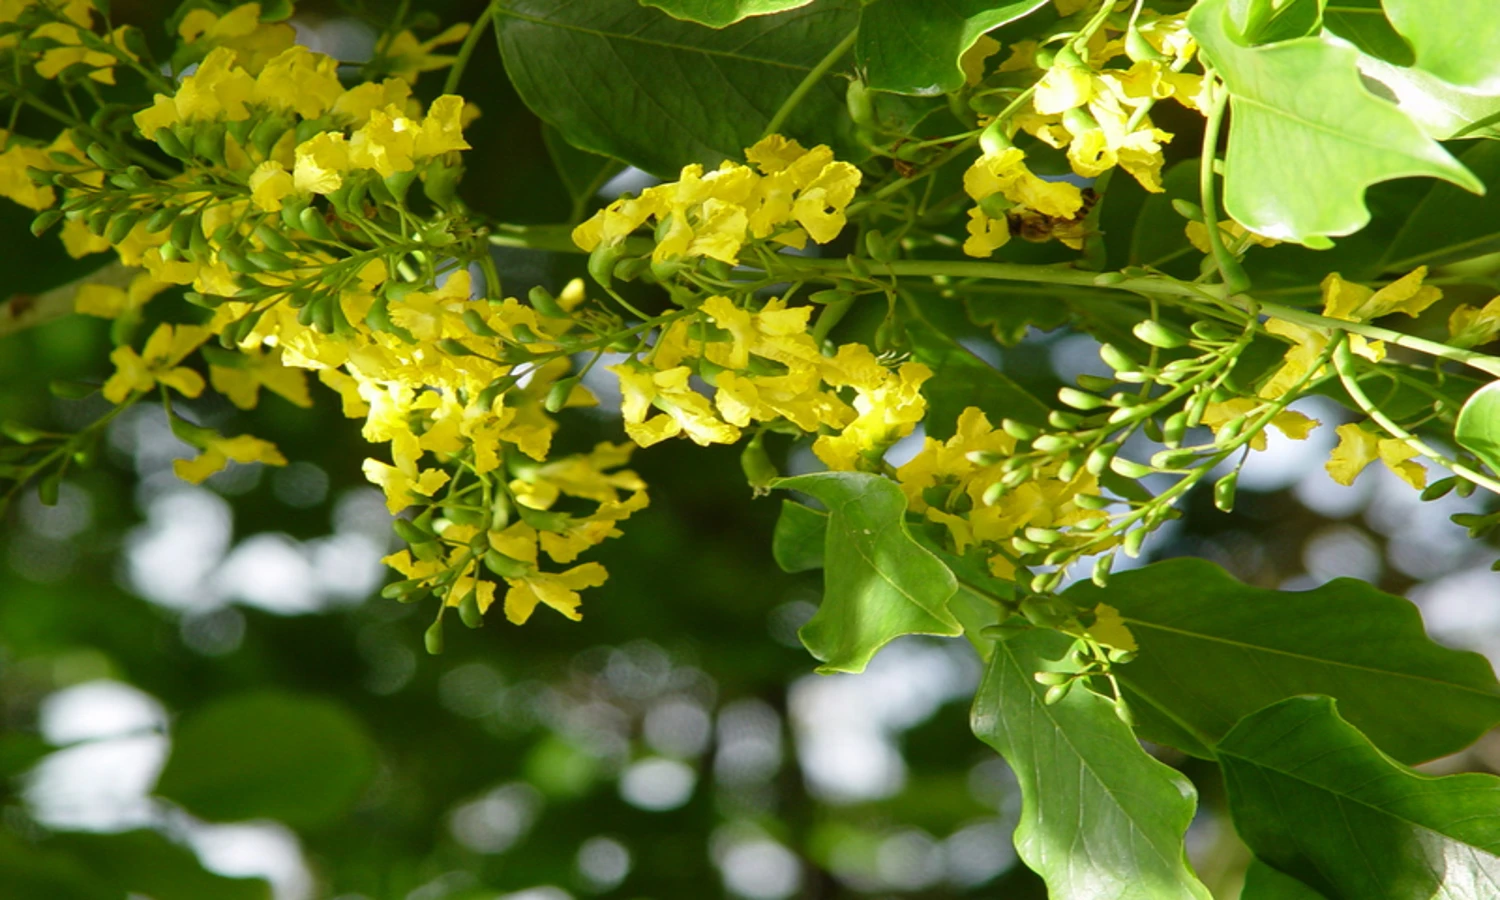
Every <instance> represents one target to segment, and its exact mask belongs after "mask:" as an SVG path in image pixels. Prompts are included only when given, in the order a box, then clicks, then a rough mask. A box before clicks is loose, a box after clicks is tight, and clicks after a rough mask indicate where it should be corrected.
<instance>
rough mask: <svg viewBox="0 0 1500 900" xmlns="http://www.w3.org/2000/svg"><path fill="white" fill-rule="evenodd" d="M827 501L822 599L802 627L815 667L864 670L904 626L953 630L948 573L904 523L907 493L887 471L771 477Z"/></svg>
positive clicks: (907, 630)
mask: <svg viewBox="0 0 1500 900" xmlns="http://www.w3.org/2000/svg"><path fill="white" fill-rule="evenodd" d="M774 486H775V487H777V488H782V489H785V490H792V491H801V492H802V493H804V494H809V495H811V496H813V497H816V498H817V499H818V500H819V501H821V502H822V503H823V505H824V506H826V507H828V536H827V540H826V543H825V544H824V551H823V565H824V570H823V571H824V576H823V584H824V589H823V602H822V604H821V605H820V606H819V607H818V612H817V614H815V615H814V616H813V617H812V619H811V620H809V621H808V623H807V624H806V625H804V626H802V630H801V632H800V635H801V637H802V643H803V644H805V645H806V646H807V649H808V652H810V653H812V655H813V656H815V657H817V658H818V659H820V660H822V662H823V665H822V666H820V667H819V668H818V671H819V672H824V673H828V672H863V671H864V668H865V666H866V665H868V664H869V662H870V659H871V658H872V657H873V656H874V655H875V651H877V650H879V649H880V648H881V647H884V646H885V645H886V644H888V643H890V642H891V641H892V640H894V639H895V638H898V637H900V636H901V635H903V634H936V635H942V636H945V637H954V636H956V635H958V634H960V633H962V631H963V628H962V626H960V625H959V622H958V620H957V619H956V618H954V616H953V614H952V613H951V612H949V611H948V600H949V599H950V598H951V597H952V596H953V594H954V592H955V591H956V590H957V589H958V584H957V582H956V581H955V580H954V578H953V573H952V572H950V571H948V567H947V566H945V565H943V564H942V562H941V561H940V560H938V558H937V557H936V556H933V555H932V554H931V553H930V552H928V551H927V550H926V549H924V548H923V547H922V546H921V545H919V544H918V543H917V542H916V541H914V540H912V537H911V535H910V534H908V533H907V531H906V523H905V521H904V518H905V516H906V495H905V494H903V493H901V488H900V487H898V486H897V485H896V483H895V482H893V481H891V480H890V479H888V478H882V477H880V476H878V475H869V474H866V473H863V472H820V473H818V474H815V475H800V476H798V477H796V478H783V479H781V480H779V481H777V482H776V483H775V485H774Z"/></svg>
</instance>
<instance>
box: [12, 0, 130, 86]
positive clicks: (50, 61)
mask: <svg viewBox="0 0 1500 900" xmlns="http://www.w3.org/2000/svg"><path fill="white" fill-rule="evenodd" d="M94 16H95V9H94V4H93V3H92V2H91V0H64V2H56V3H44V2H41V0H0V25H10V24H14V25H16V26H20V30H17V31H12V32H11V33H9V34H5V35H0V51H5V50H11V49H14V48H16V47H18V46H19V45H20V44H21V38H22V36H23V35H24V36H26V37H28V38H29V40H28V42H27V43H28V45H32V46H41V47H44V48H45V49H42V50H41V51H40V52H39V53H38V54H37V55H36V57H35V58H34V59H33V60H32V61H31V67H32V69H33V70H34V71H35V72H36V73H37V74H38V75H40V76H42V77H43V78H47V79H52V78H57V77H58V76H59V75H62V74H63V73H64V72H66V71H69V70H72V69H74V67H75V66H76V67H77V71H78V72H79V73H80V77H85V76H86V77H88V78H90V79H92V80H93V81H96V82H98V83H100V84H111V85H112V84H114V83H115V71H114V70H115V67H116V66H117V65H119V64H120V63H122V62H134V61H135V60H136V55H135V54H134V53H132V52H131V51H130V49H129V48H128V47H127V46H126V40H125V34H126V28H125V27H124V26H122V27H120V28H116V29H115V30H114V31H112V32H110V33H109V34H103V35H101V34H98V33H96V32H95V31H94Z"/></svg>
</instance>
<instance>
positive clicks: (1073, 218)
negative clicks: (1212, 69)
mask: <svg viewBox="0 0 1500 900" xmlns="http://www.w3.org/2000/svg"><path fill="white" fill-rule="evenodd" d="M991 43H993V42H991ZM995 49H998V45H997V46H996V48H995ZM1195 51H1196V45H1195V44H1194V42H1193V40H1192V37H1191V36H1190V35H1189V34H1188V31H1187V26H1186V19H1185V16H1181V15H1178V16H1159V17H1143V21H1140V22H1135V21H1132V22H1130V23H1129V24H1122V25H1121V26H1120V27H1119V28H1117V29H1111V28H1110V27H1108V25H1107V24H1106V27H1103V28H1100V29H1099V30H1097V31H1095V32H1093V33H1092V34H1091V35H1090V36H1089V38H1088V40H1087V41H1086V42H1085V44H1084V45H1083V46H1082V47H1079V48H1075V47H1073V46H1072V45H1071V44H1068V45H1064V46H1063V47H1062V48H1061V49H1056V50H1054V49H1053V48H1051V47H1044V46H1039V45H1038V44H1037V43H1036V42H1035V41H1022V42H1020V43H1017V44H1016V45H1014V46H1013V47H1012V48H1011V53H1010V55H1009V57H1008V58H1007V59H1006V60H1005V61H1003V62H1002V63H1001V64H1000V65H999V67H998V69H997V74H1003V73H1012V72H1020V73H1039V75H1038V77H1037V79H1036V81H1035V87H1034V91H1033V93H1032V97H1031V109H1029V110H1021V111H1018V112H1016V113H1014V114H1013V115H1010V116H1007V117H1006V118H1003V119H996V120H995V121H993V122H992V123H991V124H990V126H989V127H988V128H987V129H986V130H985V133H984V135H983V137H982V139H981V149H982V151H983V152H982V154H981V155H980V157H979V158H978V159H977V160H975V162H974V163H973V165H972V166H971V167H970V169H969V171H968V173H967V175H966V176H965V178H964V189H965V190H966V191H967V193H968V194H969V196H970V197H971V198H972V199H973V200H975V201H976V202H977V203H978V204H979V205H978V206H976V207H974V208H973V209H971V210H970V211H969V224H968V232H969V237H968V240H967V241H966V242H965V244H964V252H965V253H967V254H968V255H970V256H978V257H986V256H989V255H991V254H992V253H994V252H995V251H996V250H998V249H999V248H1000V247H1002V246H1004V245H1005V243H1006V242H1007V241H1009V239H1010V237H1011V234H1012V231H1013V230H1019V231H1020V233H1022V234H1023V235H1028V236H1029V235H1030V234H1033V233H1034V234H1039V235H1042V236H1043V239H1047V238H1056V239H1058V240H1060V241H1062V242H1063V243H1065V244H1067V245H1068V246H1070V247H1073V248H1074V249H1078V248H1079V247H1081V246H1082V241H1083V238H1084V237H1085V235H1086V231H1085V229H1084V224H1083V222H1082V220H1081V219H1082V214H1083V213H1084V212H1086V208H1085V207H1086V201H1085V195H1084V193H1083V191H1082V189H1080V188H1079V187H1078V186H1077V185H1075V184H1071V183H1069V182H1067V181H1058V180H1048V179H1044V178H1041V177H1040V176H1037V175H1036V174H1034V173H1033V172H1032V171H1031V170H1030V168H1028V167H1027V165H1026V162H1025V153H1023V152H1022V151H1021V150H1019V149H1018V148H1016V147H1015V146H1013V145H1012V143H1011V140H1012V139H1013V138H1014V137H1015V136H1016V134H1017V133H1018V132H1020V131H1024V132H1026V133H1027V134H1029V135H1031V136H1032V137H1034V138H1036V139H1037V140H1039V141H1041V142H1042V143H1044V144H1046V145H1047V146H1049V147H1053V148H1056V149H1064V148H1065V149H1066V153H1067V160H1068V164H1069V165H1070V167H1071V168H1072V170H1073V172H1074V173H1075V174H1076V175H1078V176H1079V177H1081V178H1090V179H1091V178H1097V177H1099V176H1101V175H1103V174H1104V173H1106V172H1108V171H1109V170H1111V169H1114V168H1116V167H1118V168H1120V169H1123V170H1124V171H1126V172H1128V173H1129V174H1130V175H1131V176H1133V177H1134V178H1135V179H1136V180H1137V181H1138V182H1140V184H1141V186H1142V187H1144V188H1145V189H1146V190H1148V191H1153V192H1159V191H1161V189H1162V187H1161V168H1162V164H1163V158H1162V145H1163V144H1165V143H1167V142H1168V141H1170V140H1171V139H1172V135H1171V134H1169V133H1168V132H1165V131H1163V130H1161V129H1160V128H1157V127H1156V126H1155V125H1153V124H1152V122H1151V118H1150V116H1149V112H1150V109H1151V107H1152V106H1153V105H1154V104H1155V103H1156V102H1157V101H1158V100H1162V99H1166V98H1169V97H1170V98H1172V99H1174V100H1177V101H1178V102H1180V103H1182V104H1183V105H1185V106H1187V107H1189V108H1191V109H1198V108H1200V107H1201V104H1202V100H1201V98H1200V97H1199V95H1200V93H1201V92H1202V90H1203V78H1202V76H1201V75H1195V74H1189V73H1184V72H1183V71H1182V69H1183V67H1184V66H1186V65H1187V64H1188V63H1189V62H1190V61H1191V60H1192V58H1193V55H1194V53H1195ZM979 72H982V68H981V69H977V70H976V74H978V73H979ZM1033 221H1034V222H1036V223H1045V225H1046V227H1033V228H1027V227H1026V226H1027V224H1028V223H1030V222H1033ZM1017 225H1019V226H1020V228H1019V229H1016V226H1017Z"/></svg>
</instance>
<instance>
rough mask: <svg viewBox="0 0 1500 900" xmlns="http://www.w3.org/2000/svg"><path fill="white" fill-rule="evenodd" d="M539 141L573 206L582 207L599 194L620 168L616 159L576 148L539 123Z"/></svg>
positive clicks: (554, 129) (557, 132)
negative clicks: (540, 132)
mask: <svg viewBox="0 0 1500 900" xmlns="http://www.w3.org/2000/svg"><path fill="white" fill-rule="evenodd" d="M542 141H543V142H544V143H546V145H547V155H548V156H550V157H552V167H553V168H554V169H556V170H557V177H558V180H560V181H561V182H562V184H563V189H564V190H566V191H567V192H568V196H569V197H572V198H573V204H574V206H575V208H585V205H586V204H587V203H588V202H589V201H590V200H592V199H593V197H594V195H595V194H597V193H599V188H601V187H603V186H604V183H605V182H606V181H608V180H609V179H610V178H612V177H614V175H615V174H616V173H618V172H619V171H620V170H621V169H622V168H624V166H623V165H622V164H621V163H620V161H619V160H614V159H610V158H609V157H607V156H600V155H599V154H597V153H590V152H588V151H587V150H579V149H578V148H577V147H575V146H573V145H572V144H570V143H568V139H567V138H565V137H563V135H562V132H560V131H558V130H557V129H556V128H553V127H552V126H551V125H543V126H542Z"/></svg>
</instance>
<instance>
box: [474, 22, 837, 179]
mask: <svg viewBox="0 0 1500 900" xmlns="http://www.w3.org/2000/svg"><path fill="white" fill-rule="evenodd" d="M857 10H858V4H857V3H854V2H852V0H817V2H815V3H812V4H811V5H809V6H806V7H804V8H802V9H798V10H793V11H791V12H787V13H783V14H781V15H777V16H770V17H758V18H752V19H747V20H745V21H743V22H740V23H739V24H737V25H732V26H730V27H728V28H724V29H722V30H717V31H716V30H714V29H711V28H704V27H703V26H701V25H695V24H692V23H690V22H682V21H678V20H677V19H674V18H672V17H670V16H668V15H666V14H665V13H662V12H660V11H658V10H654V9H646V8H645V7H642V6H640V5H639V4H637V3H636V2H635V0H589V2H587V3H566V4H563V3H556V2H554V0H502V2H501V3H500V5H499V7H498V8H497V10H496V16H495V29H496V33H497V35H498V37H499V41H500V49H501V53H502V55H503V57H504V60H505V69H506V71H507V72H508V73H509V74H510V78H511V81H512V82H513V83H514V84H515V86H516V90H517V91H518V92H519V93H520V95H521V98H522V99H523V100H525V101H526V105H527V106H530V107H531V109H532V110H533V111H535V112H536V114H537V115H538V116H540V117H541V118H542V119H543V120H544V121H546V122H547V123H549V124H551V125H553V126H554V127H556V128H557V129H558V130H559V131H561V132H562V133H563V134H564V135H565V136H566V137H567V139H568V141H569V142H570V143H572V144H573V145H574V146H576V147H579V148H582V149H584V150H589V151H592V152H594V153H599V154H602V155H604V156H612V157H615V158H616V159H621V160H624V161H625V162H627V163H629V164H631V165H633V166H637V167H639V168H642V169H645V170H646V171H648V172H651V173H653V174H656V175H661V176H675V175H676V174H677V171H678V169H680V168H681V167H682V166H684V165H687V164H688V163H694V162H697V163H703V164H705V165H709V166H713V165H717V164H718V163H719V162H720V161H721V160H724V159H726V158H729V157H735V158H739V157H740V155H741V154H742V153H743V152H744V148H746V147H748V146H750V145H751V144H754V143H755V142H756V141H757V140H758V139H759V138H760V136H761V132H762V131H764V130H765V127H766V125H767V124H768V123H769V122H770V121H771V117H772V116H774V115H775V114H776V111H777V110H778V109H779V108H780V107H781V104H782V102H783V101H785V100H786V99H787V97H789V96H790V95H791V94H792V92H793V91H795V90H796V89H797V87H798V86H799V85H800V84H801V83H802V81H803V80H804V79H805V78H806V77H807V75H808V74H809V73H810V72H811V71H812V69H813V67H815V66H816V65H817V64H818V63H819V62H821V61H822V59H823V57H824V56H826V55H827V54H828V52H829V50H831V49H832V48H833V47H834V46H835V45H837V44H838V43H839V41H841V40H843V39H844V38H845V37H847V36H848V34H849V32H851V31H853V30H854V28H855V25H856V23H857V16H858V11H857ZM843 87H844V82H843V81H842V80H840V79H838V78H836V77H833V76H832V75H830V76H829V77H827V78H824V79H822V80H821V81H820V82H819V83H818V84H816V85H814V86H813V88H812V90H810V91H809V92H808V93H807V95H806V96H805V97H803V98H802V100H801V102H800V103H799V104H798V105H797V107H796V109H795V110H793V112H792V113H791V116H790V117H789V118H788V119H787V121H786V124H785V125H784V126H783V127H784V130H785V131H786V133H788V134H795V135H797V136H798V137H799V138H801V139H802V140H803V141H804V142H809V143H815V142H821V143H826V144H830V145H832V146H833V147H834V149H835V150H836V151H838V152H839V154H840V157H841V158H844V159H850V158H852V159H855V160H857V159H859V157H860V153H859V150H858V147H857V145H856V144H855V143H854V141H853V137H852V135H853V126H852V125H851V124H850V122H849V119H848V117H847V116H846V115H844V114H843V111H844V91H843Z"/></svg>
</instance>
